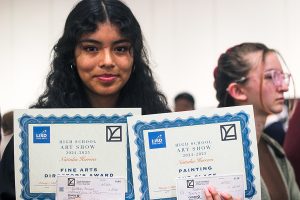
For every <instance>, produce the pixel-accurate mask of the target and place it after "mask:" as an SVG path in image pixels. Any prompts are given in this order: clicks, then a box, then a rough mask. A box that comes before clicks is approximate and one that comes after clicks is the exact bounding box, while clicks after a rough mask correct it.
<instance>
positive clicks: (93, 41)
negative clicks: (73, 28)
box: [78, 39, 102, 45]
mask: <svg viewBox="0 0 300 200" xmlns="http://www.w3.org/2000/svg"><path fill="white" fill-rule="evenodd" d="M84 42H88V43H95V44H98V45H101V44H102V42H100V41H98V40H94V39H81V40H79V42H78V43H84Z"/></svg>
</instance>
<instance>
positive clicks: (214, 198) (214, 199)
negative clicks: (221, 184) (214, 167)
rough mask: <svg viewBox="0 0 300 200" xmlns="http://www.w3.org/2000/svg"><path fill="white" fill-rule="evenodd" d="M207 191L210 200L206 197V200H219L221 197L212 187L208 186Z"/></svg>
mask: <svg viewBox="0 0 300 200" xmlns="http://www.w3.org/2000/svg"><path fill="white" fill-rule="evenodd" d="M207 190H208V192H209V193H210V196H209V197H210V199H208V198H207V197H206V199H207V200H221V197H220V195H219V193H218V192H217V190H216V189H215V188H214V187H212V186H208V187H207Z"/></svg>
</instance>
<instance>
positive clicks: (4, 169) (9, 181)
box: [0, 111, 15, 200]
mask: <svg viewBox="0 0 300 200" xmlns="http://www.w3.org/2000/svg"><path fill="white" fill-rule="evenodd" d="M1 127H2V130H3V133H2V134H3V137H2V140H1V144H0V149H1V161H0V200H11V199H15V172H14V139H13V112H12V111H10V112H7V113H5V114H4V115H3V117H2V120H1Z"/></svg>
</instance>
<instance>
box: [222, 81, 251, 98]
mask: <svg viewBox="0 0 300 200" xmlns="http://www.w3.org/2000/svg"><path fill="white" fill-rule="evenodd" d="M226 90H227V92H228V93H229V94H230V96H232V98H233V99H235V100H236V101H246V100H247V95H246V94H245V93H244V90H243V88H242V87H241V86H240V85H239V84H237V83H230V84H229V85H228V87H227V89H226Z"/></svg>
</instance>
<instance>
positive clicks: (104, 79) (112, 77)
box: [96, 74, 118, 83]
mask: <svg viewBox="0 0 300 200" xmlns="http://www.w3.org/2000/svg"><path fill="white" fill-rule="evenodd" d="M96 77H97V79H98V80H100V81H101V82H104V83H110V82H113V81H115V80H116V79H117V77H118V76H117V75H114V74H102V75H98V76H96Z"/></svg>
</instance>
